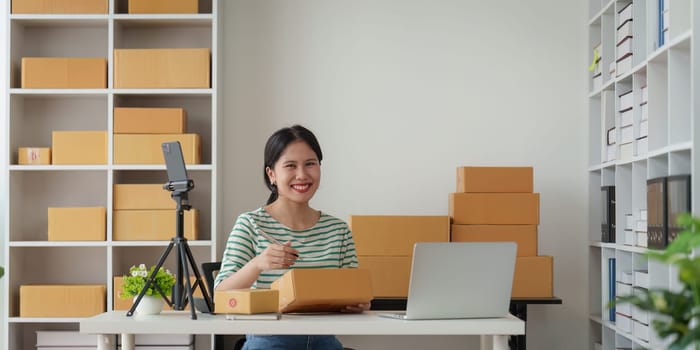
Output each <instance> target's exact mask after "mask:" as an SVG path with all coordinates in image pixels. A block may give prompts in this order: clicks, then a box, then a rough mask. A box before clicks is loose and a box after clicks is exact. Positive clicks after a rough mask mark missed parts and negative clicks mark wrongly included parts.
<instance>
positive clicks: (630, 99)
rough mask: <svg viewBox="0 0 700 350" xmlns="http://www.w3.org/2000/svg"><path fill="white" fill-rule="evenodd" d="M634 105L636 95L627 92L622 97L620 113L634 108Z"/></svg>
mask: <svg viewBox="0 0 700 350" xmlns="http://www.w3.org/2000/svg"><path fill="white" fill-rule="evenodd" d="M633 103H634V94H633V93H632V91H628V92H625V93H624V94H621V95H620V112H622V111H626V110H628V109H631V108H632V104H633Z"/></svg>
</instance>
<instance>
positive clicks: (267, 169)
mask: <svg viewBox="0 0 700 350" xmlns="http://www.w3.org/2000/svg"><path fill="white" fill-rule="evenodd" d="M265 172H266V173H267V179H268V180H269V181H270V184H274V183H275V172H274V171H272V169H270V167H269V166H268V167H265Z"/></svg>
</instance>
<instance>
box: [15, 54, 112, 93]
mask: <svg viewBox="0 0 700 350" xmlns="http://www.w3.org/2000/svg"><path fill="white" fill-rule="evenodd" d="M106 87H107V60H106V59H104V58H91V57H23V58H22V88H24V89H104V88H106Z"/></svg>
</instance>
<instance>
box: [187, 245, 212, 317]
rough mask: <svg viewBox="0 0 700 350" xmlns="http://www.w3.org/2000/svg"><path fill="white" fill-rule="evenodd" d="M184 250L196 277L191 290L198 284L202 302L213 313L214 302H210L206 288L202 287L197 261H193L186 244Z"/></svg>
mask: <svg viewBox="0 0 700 350" xmlns="http://www.w3.org/2000/svg"><path fill="white" fill-rule="evenodd" d="M185 252H186V253H187V259H188V261H189V262H190V266H192V271H193V272H194V275H195V277H196V278H197V279H196V280H195V282H194V288H192V290H196V289H197V286H199V289H200V290H201V291H202V297H204V302H205V303H206V304H207V307H208V308H209V311H210V312H211V313H214V303H212V300H211V296H210V295H209V293H208V292H207V289H206V288H205V287H204V282H202V275H201V274H200V273H199V269H198V268H197V263H196V262H195V261H194V256H192V250H190V246H188V245H187V244H185ZM210 292H211V293H212V295H213V293H214V291H213V290H212V291H210Z"/></svg>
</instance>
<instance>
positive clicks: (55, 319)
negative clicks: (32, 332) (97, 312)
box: [7, 317, 83, 323]
mask: <svg viewBox="0 0 700 350" xmlns="http://www.w3.org/2000/svg"><path fill="white" fill-rule="evenodd" d="M82 319H83V318H80V317H8V318H7V320H8V321H9V322H10V323H80V321H81V320H82Z"/></svg>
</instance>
